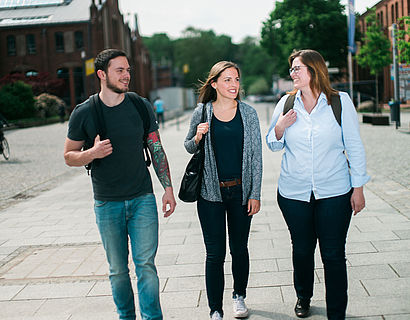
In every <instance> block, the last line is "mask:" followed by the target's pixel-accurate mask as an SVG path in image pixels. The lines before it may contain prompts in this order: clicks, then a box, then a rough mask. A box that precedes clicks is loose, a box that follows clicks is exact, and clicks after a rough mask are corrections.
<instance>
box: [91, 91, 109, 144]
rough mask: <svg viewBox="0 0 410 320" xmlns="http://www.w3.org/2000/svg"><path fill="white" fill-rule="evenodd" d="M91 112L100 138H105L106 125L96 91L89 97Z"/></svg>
mask: <svg viewBox="0 0 410 320" xmlns="http://www.w3.org/2000/svg"><path fill="white" fill-rule="evenodd" d="M90 102H91V113H92V115H93V119H94V123H95V126H96V129H97V134H99V135H100V138H101V140H104V139H106V136H107V127H106V126H105V120H104V115H103V112H102V108H101V101H100V98H99V96H98V93H96V94H93V95H92V96H91V97H90Z"/></svg>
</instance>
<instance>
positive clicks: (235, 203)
mask: <svg viewBox="0 0 410 320" xmlns="http://www.w3.org/2000/svg"><path fill="white" fill-rule="evenodd" d="M221 193H222V200H223V201H222V202H211V201H207V200H205V199H203V198H200V199H199V200H198V202H197V209H198V216H199V220H200V223H201V228H202V234H203V237H204V243H205V248H206V263H205V282H206V292H207V296H208V304H209V308H210V309H211V314H212V313H213V312H214V311H218V312H219V313H221V314H222V315H223V310H222V298H223V291H224V284H225V280H224V262H225V254H226V222H228V223H227V224H228V234H229V249H230V253H231V256H232V275H233V281H234V282H233V283H234V284H233V289H234V291H233V294H238V295H242V296H246V287H247V285H248V277H249V253H248V237H249V230H250V225H251V221H252V216H248V213H247V206H246V205H245V206H243V205H242V188H241V186H240V185H237V186H234V187H227V188H221Z"/></svg>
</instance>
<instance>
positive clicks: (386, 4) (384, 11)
mask: <svg viewBox="0 0 410 320" xmlns="http://www.w3.org/2000/svg"><path fill="white" fill-rule="evenodd" d="M372 8H375V9H376V16H377V19H378V21H379V23H380V25H381V26H382V29H383V32H384V34H385V35H386V36H387V37H388V38H389V40H390V43H393V42H392V36H391V31H390V29H389V28H390V27H391V26H392V24H393V23H398V19H400V18H401V17H403V16H410V0H382V1H380V2H378V3H377V4H375V5H374V6H373V7H372ZM368 14H369V11H366V12H365V13H364V14H362V15H361V16H360V18H359V20H358V24H359V28H360V32H361V33H362V34H363V36H364V35H365V32H366V23H365V20H366V17H367V16H368ZM407 40H409V41H410V39H407ZM355 73H356V79H355V80H366V79H372V78H374V76H373V75H370V72H369V71H368V70H366V69H362V68H360V67H358V66H357V64H356V72H355ZM379 83H380V87H379V88H383V91H382V92H383V93H384V94H383V96H381V97H380V98H381V101H383V102H385V103H386V102H388V101H389V100H390V99H392V98H393V97H394V84H393V81H392V80H391V77H390V67H386V68H384V70H383V72H382V74H381V75H380V78H379Z"/></svg>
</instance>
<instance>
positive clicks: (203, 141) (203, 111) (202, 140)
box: [199, 104, 206, 149]
mask: <svg viewBox="0 0 410 320" xmlns="http://www.w3.org/2000/svg"><path fill="white" fill-rule="evenodd" d="M205 121H206V105H205V104H203V105H202V115H201V121H200V123H202V122H205ZM205 135H206V133H205V134H204V135H203V136H202V139H201V141H199V147H200V148H202V149H203V148H204V145H205Z"/></svg>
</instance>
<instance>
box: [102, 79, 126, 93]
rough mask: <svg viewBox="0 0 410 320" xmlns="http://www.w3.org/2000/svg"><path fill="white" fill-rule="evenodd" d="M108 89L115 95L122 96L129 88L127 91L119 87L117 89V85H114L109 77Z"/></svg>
mask: <svg viewBox="0 0 410 320" xmlns="http://www.w3.org/2000/svg"><path fill="white" fill-rule="evenodd" d="M107 88H108V89H110V90H112V91H114V92H115V93H118V94H121V93H125V92H128V90H129V88H126V89H120V88H118V87H116V86H115V85H113V84H112V83H111V81H110V79H109V78H108V77H107Z"/></svg>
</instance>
